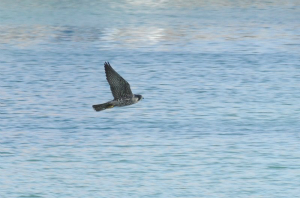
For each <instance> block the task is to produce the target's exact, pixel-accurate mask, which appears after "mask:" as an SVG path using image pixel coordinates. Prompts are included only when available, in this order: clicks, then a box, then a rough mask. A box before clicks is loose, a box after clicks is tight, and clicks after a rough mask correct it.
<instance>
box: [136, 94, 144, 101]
mask: <svg viewBox="0 0 300 198" xmlns="http://www.w3.org/2000/svg"><path fill="white" fill-rule="evenodd" d="M134 96H135V97H137V98H138V101H140V100H141V99H144V97H143V96H142V95H138V94H135V95H134Z"/></svg>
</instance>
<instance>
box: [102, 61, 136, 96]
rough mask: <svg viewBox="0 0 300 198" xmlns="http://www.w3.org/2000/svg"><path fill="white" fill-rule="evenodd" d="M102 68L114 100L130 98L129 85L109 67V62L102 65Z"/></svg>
mask: <svg viewBox="0 0 300 198" xmlns="http://www.w3.org/2000/svg"><path fill="white" fill-rule="evenodd" d="M104 68H105V73H106V79H107V81H108V83H109V85H110V89H111V92H112V95H113V96H114V99H119V98H122V97H130V96H132V92H131V89H130V85H129V83H128V82H127V81H126V80H124V78H122V76H120V75H119V74H118V73H117V72H116V71H115V70H114V69H113V68H112V67H111V66H110V64H109V62H105V63H104Z"/></svg>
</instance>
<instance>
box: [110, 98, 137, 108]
mask: <svg viewBox="0 0 300 198" xmlns="http://www.w3.org/2000/svg"><path fill="white" fill-rule="evenodd" d="M113 104H114V106H117V107H123V106H128V105H132V104H134V102H133V101H132V100H131V99H127V98H126V99H119V100H114V101H113Z"/></svg>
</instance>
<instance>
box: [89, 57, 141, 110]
mask: <svg viewBox="0 0 300 198" xmlns="http://www.w3.org/2000/svg"><path fill="white" fill-rule="evenodd" d="M104 69H105V73H106V79H107V81H108V84H109V86H110V90H111V93H112V95H113V97H114V99H113V100H111V101H109V102H106V103H103V104H97V105H93V108H94V109H95V111H103V110H105V109H110V108H113V107H123V106H128V105H132V104H135V103H137V102H139V101H140V100H141V99H143V97H142V95H137V94H133V93H132V92H131V89H130V85H129V83H128V82H127V81H126V80H125V79H124V78H122V76H120V75H119V74H118V73H117V72H116V71H115V70H114V69H113V68H112V67H111V66H110V64H109V62H105V63H104Z"/></svg>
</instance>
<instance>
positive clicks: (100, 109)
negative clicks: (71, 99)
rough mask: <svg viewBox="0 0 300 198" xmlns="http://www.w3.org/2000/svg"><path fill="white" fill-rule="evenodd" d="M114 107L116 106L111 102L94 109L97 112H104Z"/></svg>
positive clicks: (94, 106)
mask: <svg viewBox="0 0 300 198" xmlns="http://www.w3.org/2000/svg"><path fill="white" fill-rule="evenodd" d="M113 107H114V105H113V104H111V103H110V102H107V103H103V104H97V105H93V108H94V109H95V111H103V110H105V109H109V108H113Z"/></svg>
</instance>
